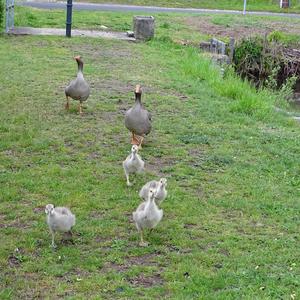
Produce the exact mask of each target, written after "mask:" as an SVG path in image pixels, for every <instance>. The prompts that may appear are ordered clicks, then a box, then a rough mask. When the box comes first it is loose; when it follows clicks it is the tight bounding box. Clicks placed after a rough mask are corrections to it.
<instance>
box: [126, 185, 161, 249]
mask: <svg viewBox="0 0 300 300" xmlns="http://www.w3.org/2000/svg"><path fill="white" fill-rule="evenodd" d="M154 198H155V190H153V189H150V190H149V193H148V199H147V201H145V202H143V203H141V204H140V205H139V206H138V208H137V210H136V211H135V212H134V213H133V214H132V216H133V220H134V222H135V225H136V228H137V230H138V231H139V233H140V235H141V241H140V243H139V245H140V246H141V247H146V246H148V243H147V242H145V241H144V238H143V231H144V229H146V228H150V229H153V228H154V227H156V226H157V224H158V223H159V222H160V220H161V219H162V217H163V210H162V209H159V208H158V207H157V205H156V203H155V200H154Z"/></svg>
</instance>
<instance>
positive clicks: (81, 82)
mask: <svg viewBox="0 0 300 300" xmlns="http://www.w3.org/2000/svg"><path fill="white" fill-rule="evenodd" d="M74 59H75V60H76V62H77V65H78V72H77V77H76V78H75V79H74V80H72V81H71V82H70V84H69V85H68V86H67V87H66V88H65V94H66V98H67V102H66V105H65V108H66V109H69V108H70V103H69V98H72V99H73V100H77V101H79V107H78V110H79V113H80V115H82V114H83V112H82V103H83V102H84V101H86V100H87V99H88V97H89V95H90V86H89V84H88V83H87V82H86V80H85V79H84V77H83V60H82V58H81V57H80V56H75V57H74Z"/></svg>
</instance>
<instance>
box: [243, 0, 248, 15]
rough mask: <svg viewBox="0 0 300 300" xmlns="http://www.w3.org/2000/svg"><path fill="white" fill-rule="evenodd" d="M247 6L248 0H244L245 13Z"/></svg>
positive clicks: (244, 12)
mask: <svg viewBox="0 0 300 300" xmlns="http://www.w3.org/2000/svg"><path fill="white" fill-rule="evenodd" d="M246 6H247V0H244V10H243V15H245V14H246Z"/></svg>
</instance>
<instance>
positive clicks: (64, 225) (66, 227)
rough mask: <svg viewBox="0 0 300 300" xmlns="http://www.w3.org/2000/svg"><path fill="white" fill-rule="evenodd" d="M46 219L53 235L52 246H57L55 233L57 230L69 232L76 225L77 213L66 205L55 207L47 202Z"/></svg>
mask: <svg viewBox="0 0 300 300" xmlns="http://www.w3.org/2000/svg"><path fill="white" fill-rule="evenodd" d="M45 213H46V221H47V224H48V226H49V229H50V232H51V235H52V247H53V248H55V247H56V245H55V243H54V235H55V233H56V232H69V231H70V230H71V228H72V227H73V226H74V225H75V215H73V214H72V213H71V211H70V210H69V209H68V208H66V207H54V205H53V204H47V205H46V208H45Z"/></svg>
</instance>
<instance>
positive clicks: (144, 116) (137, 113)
mask: <svg viewBox="0 0 300 300" xmlns="http://www.w3.org/2000/svg"><path fill="white" fill-rule="evenodd" d="M134 93H135V104H134V105H133V107H131V108H130V109H128V110H127V111H126V114H125V126H126V128H127V129H128V130H129V131H130V132H131V133H132V139H131V144H133V145H138V146H139V147H141V145H142V142H143V140H144V137H145V135H147V134H149V133H150V131H151V114H150V113H149V112H148V111H147V110H146V109H145V108H144V106H143V104H142V102H141V98H142V89H141V86H140V85H137V86H136V88H135V92H134Z"/></svg>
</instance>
